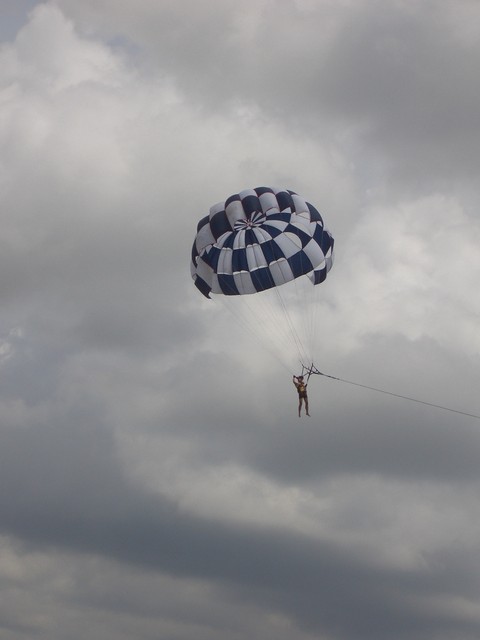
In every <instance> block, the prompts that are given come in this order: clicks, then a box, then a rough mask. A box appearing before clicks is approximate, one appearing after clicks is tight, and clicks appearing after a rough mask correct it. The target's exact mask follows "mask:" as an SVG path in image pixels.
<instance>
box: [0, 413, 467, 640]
mask: <svg viewBox="0 0 480 640" xmlns="http://www.w3.org/2000/svg"><path fill="white" fill-rule="evenodd" d="M80 427H81V428H80ZM2 443H3V446H2V450H1V465H0V475H1V478H0V479H1V483H0V486H1V494H0V503H1V513H2V518H1V527H2V533H4V534H8V535H14V536H16V537H17V538H19V539H20V540H23V541H24V543H25V544H27V545H28V546H31V547H32V548H37V549H42V548H43V549H50V550H53V549H57V550H59V551H63V552H65V551H69V550H70V551H74V552H83V553H89V554H100V555H102V556H105V557H110V558H113V559H117V560H119V561H121V562H122V563H131V564H132V565H137V566H144V567H145V568H146V569H148V570H149V571H151V570H152V569H153V570H157V571H162V572H166V573H168V574H172V575H175V576H189V577H197V578H202V579H208V580H211V581H213V583H214V584H217V585H219V586H220V585H221V584H223V586H224V588H226V589H227V590H228V591H230V592H231V594H232V597H235V598H240V599H241V600H245V601H247V602H252V601H253V602H255V601H258V599H261V601H262V602H263V606H268V607H269V608H270V609H271V610H277V609H279V610H281V611H283V612H284V613H288V615H290V616H292V617H293V618H294V619H295V620H296V621H297V623H298V624H299V625H300V627H301V628H302V627H303V628H304V629H307V630H309V631H311V632H313V633H317V632H322V633H325V632H327V633H331V634H333V635H334V637H338V638H348V637H353V635H355V637H357V638H382V637H385V634H388V636H389V637H391V638H404V637H410V635H411V634H412V633H415V634H418V633H419V630H421V632H422V633H425V634H428V637H436V638H443V637H448V634H449V633H456V634H457V635H460V637H462V638H463V637H466V638H467V637H469V634H470V635H471V637H473V635H474V632H475V630H477V631H478V629H477V628H476V625H475V624H473V623H472V624H469V623H468V622H467V621H465V620H462V618H461V616H456V615H455V613H454V612H453V611H452V612H449V611H448V610H447V611H444V612H440V611H438V610H436V609H435V606H434V605H433V608H431V605H429V602H434V600H435V598H440V599H441V598H442V597H447V596H450V595H452V594H453V593H455V595H456V596H457V597H462V596H465V597H470V596H471V595H472V594H473V593H474V592H477V593H478V589H479V586H480V585H479V584H478V567H476V566H475V564H472V563H471V561H467V554H469V551H468V550H464V549H460V548H459V549H457V550H453V549H452V550H451V551H445V550H438V551H435V552H432V553H431V554H429V553H426V554H425V555H424V557H423V558H422V559H421V560H419V564H418V566H417V567H416V568H409V569H400V568H394V567H389V566H388V565H387V564H385V563H383V562H381V561H379V560H378V559H376V558H375V557H368V556H366V557H364V558H363V559H361V558H360V557H358V556H357V555H356V554H352V552H350V551H348V550H347V549H345V548H342V546H341V545H338V544H336V543H334V542H331V541H327V540H325V541H322V539H315V538H312V537H308V536H305V535H300V534H295V533H292V532H288V531H286V530H283V531H282V529H279V528H277V527H276V528H271V527H268V526H266V527H263V528H258V527H252V526H248V525H241V524H239V523H236V524H235V525H232V524H228V523H225V522H221V521H217V522H216V521H214V520H210V519H205V518H202V517H199V516H193V515H191V514H189V513H187V512H185V511H183V510H182V509H181V508H179V507H178V506H177V505H176V504H175V503H174V502H172V501H171V500H168V499H165V498H162V497H160V496H154V495H149V494H148V493H145V492H142V491H140V490H139V488H138V487H136V486H135V485H132V484H130V483H129V482H128V481H127V480H126V478H125V477H124V475H123V473H122V471H121V469H120V466H119V464H118V461H117V460H116V459H115V457H114V455H112V441H111V438H110V436H109V435H108V432H107V431H106V430H105V427H104V426H103V425H102V424H101V419H99V417H98V416H96V415H95V414H94V413H91V414H90V415H87V416H85V415H81V412H80V411H79V412H78V415H65V416H63V417H59V419H58V420H57V423H56V424H54V425H49V426H45V425H43V426H42V425H35V427H33V428H30V429H24V430H23V431H21V432H18V431H17V430H14V429H8V428H7V429H2ZM423 599H425V601H423ZM339 601H341V602H342V607H341V608H339V607H338V602H339ZM345 610H347V611H348V612H349V615H348V616H345V615H344V612H345Z"/></svg>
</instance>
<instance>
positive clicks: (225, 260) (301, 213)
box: [191, 187, 334, 297]
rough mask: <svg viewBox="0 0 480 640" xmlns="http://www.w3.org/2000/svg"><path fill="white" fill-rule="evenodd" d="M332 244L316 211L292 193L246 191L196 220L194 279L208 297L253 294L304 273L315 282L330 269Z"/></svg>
mask: <svg viewBox="0 0 480 640" xmlns="http://www.w3.org/2000/svg"><path fill="white" fill-rule="evenodd" d="M333 242H334V241H333V238H332V236H331V235H330V233H329V232H328V231H327V230H326V229H325V228H324V225H323V220H322V217H321V215H320V214H319V212H318V211H317V210H316V209H315V207H313V206H312V205H311V204H310V203H309V202H306V201H305V200H304V199H303V198H302V197H301V196H299V195H297V194H296V193H295V192H293V191H289V190H286V189H273V188H269V187H257V188H255V189H248V190H245V191H241V192H240V193H237V194H234V195H232V196H230V197H229V198H228V199H227V200H226V201H225V202H221V203H218V204H216V205H214V206H213V207H212V208H211V209H210V214H209V215H208V216H206V217H205V218H203V219H202V220H200V222H199V224H198V227H197V236H196V238H195V242H194V243H193V247H192V261H191V273H192V278H193V279H194V281H195V285H196V286H197V287H198V289H199V290H200V291H201V292H202V293H203V295H205V296H206V297H210V293H218V294H224V295H230V296H236V295H245V294H251V293H257V292H259V291H264V290H265V289H270V288H272V287H277V286H280V285H282V284H285V283H286V282H289V281H291V280H294V279H295V278H298V277H300V276H303V275H306V276H308V277H309V278H310V279H311V281H312V283H313V284H319V283H320V282H323V280H325V278H326V276H327V273H328V271H329V270H330V268H331V266H332V262H333Z"/></svg>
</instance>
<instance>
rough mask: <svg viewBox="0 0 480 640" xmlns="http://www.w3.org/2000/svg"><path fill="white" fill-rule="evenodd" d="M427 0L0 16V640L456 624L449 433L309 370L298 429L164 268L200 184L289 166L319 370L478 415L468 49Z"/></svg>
mask: <svg viewBox="0 0 480 640" xmlns="http://www.w3.org/2000/svg"><path fill="white" fill-rule="evenodd" d="M434 6H437V5H436V4H435V5H434V4H430V3H425V4H424V5H421V6H420V5H419V6H416V5H415V6H413V5H412V4H411V3H403V2H398V3H392V4H389V5H388V6H385V4H384V3H377V2H355V3H351V2H343V3H335V4H333V5H332V3H326V2H321V3H308V2H274V3H267V2H265V3H262V2H260V3H259V2H253V1H252V2H251V3H250V2H246V3H243V4H242V5H241V6H240V5H239V4H238V3H237V4H235V3H233V2H205V3H203V2H202V3H198V2H186V3H176V4H171V3H157V4H155V3H153V4H152V3H150V2H136V3H130V2H127V1H122V2H110V0H99V1H97V0H95V2H93V0H92V1H91V2H90V1H86V2H82V3H77V2H71V1H70V0H58V1H57V2H55V3H52V2H49V3H45V4H44V5H43V6H42V7H40V8H38V9H37V10H36V11H35V12H34V13H33V14H32V16H31V18H30V19H29V20H27V18H26V16H25V20H24V22H25V24H27V26H26V28H25V29H23V30H22V32H21V34H20V36H19V38H18V39H17V40H16V41H14V39H13V37H11V38H9V40H10V42H9V43H8V44H6V45H5V46H4V47H3V49H2V51H1V54H0V72H1V74H2V81H3V83H4V86H5V92H4V93H3V98H4V102H3V107H4V114H5V115H4V118H3V119H2V121H1V122H0V134H1V136H2V137H1V140H2V143H4V144H2V145H0V147H1V148H2V149H3V155H2V158H0V162H1V166H2V169H3V171H4V172H3V174H2V195H1V197H2V207H1V212H2V213H1V215H2V233H1V234H0V273H1V277H0V301H1V308H2V313H1V318H0V367H1V376H0V380H1V384H0V408H1V421H0V422H1V425H0V432H1V447H0V526H1V531H2V533H3V535H4V538H2V541H1V542H2V544H3V547H2V549H5V550H6V551H9V553H10V555H8V553H7V554H4V553H2V554H0V557H1V560H0V577H2V584H6V585H7V586H8V596H9V598H10V600H9V602H10V601H12V600H13V599H14V597H15V594H16V591H15V589H17V588H19V587H18V585H20V586H21V588H22V593H24V594H25V595H26V596H27V597H26V599H25V601H24V602H23V603H22V606H20V605H18V604H17V607H11V608H10V607H8V615H7V612H6V611H5V609H6V608H7V605H0V614H1V617H2V621H3V622H2V623H3V628H2V633H5V634H8V635H6V639H7V640H10V638H14V637H15V634H16V633H17V634H18V636H19V637H24V638H25V639H26V640H30V638H32V637H35V636H36V637H41V638H45V639H46V638H48V640H52V639H53V640H56V639H57V638H58V639H59V640H60V639H61V640H63V639H64V638H65V635H66V632H65V630H67V632H68V635H69V637H71V638H72V639H74V640H76V639H77V638H83V637H84V633H85V628H89V629H90V628H92V629H94V630H95V631H94V632H92V634H93V635H95V637H98V638H99V640H110V638H116V639H117V638H121V639H122V640H123V638H127V637H129V638H131V637H139V638H148V637H160V636H162V637H175V638H179V639H180V638H182V640H190V638H200V640H203V638H205V639H206V638H208V640H212V638H213V640H216V638H222V639H223V638H225V637H229V634H230V637H238V638H246V637H248V638H252V637H253V638H255V637H256V638H262V640H264V639H265V638H275V639H276V640H290V639H291V638H292V637H295V638H300V639H301V640H310V639H311V638H312V637H315V638H317V637H324V636H325V637H329V638H332V640H333V639H335V640H349V639H351V638H356V639H358V638H365V639H367V638H368V639H369V640H371V639H372V638H379V639H380V638H381V639H383V638H385V637H388V638H392V640H412V639H415V640H417V639H418V638H422V640H424V639H425V640H430V639H434V640H447V639H448V638H451V637H459V638H462V640H470V638H472V639H473V638H476V637H478V635H479V633H478V632H479V624H478V617H476V615H477V614H476V613H474V614H472V613H471V611H473V610H475V611H476V609H474V607H476V603H477V602H478V591H479V584H478V566H477V565H476V560H475V558H476V557H477V556H478V542H477V540H478V535H477V533H478V526H479V525H478V518H477V513H478V508H477V507H478V505H477V502H478V500H477V499H476V494H477V491H476V489H477V485H478V464H477V460H478V447H479V440H478V436H477V432H478V428H477V423H476V422H474V421H472V420H471V419H469V418H466V417H460V416H457V415H454V414H448V413H445V412H442V411H439V410H436V409H434V408H433V407H432V408H427V407H422V406H417V405H415V404H412V403H408V402H407V401H402V400H401V399H399V398H397V399H395V398H387V397H384V396H382V395H375V394H374V393H373V392H370V391H368V390H365V389H358V388H355V387H353V386H347V385H345V384H343V383H340V382H338V381H333V380H324V379H318V378H315V379H312V381H311V386H310V395H311V404H312V414H313V415H312V418H311V420H310V421H307V419H306V418H302V419H301V420H299V419H298V418H297V416H296V396H295V390H294V389H293V385H292V384H291V375H290V373H289V374H287V373H284V372H283V370H279V369H278V368H277V367H276V365H275V364H272V365H268V361H267V355H266V354H264V353H263V352H262V351H261V350H260V349H258V351H253V350H252V345H251V343H250V342H249V340H248V338H245V337H242V336H241V335H240V333H239V332H237V328H235V331H234V332H232V331H231V330H230V329H229V328H226V326H225V323H226V322H227V321H226V320H225V319H224V318H223V316H222V314H221V313H218V314H216V313H215V311H213V310H212V309H211V307H210V306H208V303H207V302H206V301H204V300H202V299H201V298H200V297H199V296H198V294H197V292H196V291H195V290H194V287H193V286H192V283H191V280H190V276H189V272H188V262H189V259H190V243H191V241H192V237H193V234H194V230H195V226H196V223H197V221H198V219H199V218H201V217H203V216H204V215H205V214H206V213H207V212H208V207H209V206H210V204H212V203H213V202H216V201H218V200H220V199H221V198H222V197H224V196H226V195H228V194H229V193H233V192H234V191H236V190H238V188H241V187H247V186H253V184H255V185H256V184H261V183H262V182H263V181H264V179H267V178H268V179H269V180H270V179H272V180H273V179H277V178H279V177H281V178H282V181H285V182H288V183H289V185H288V186H291V187H292V188H295V187H296V186H297V185H296V184H290V183H296V182H298V183H299V184H300V185H301V186H302V188H303V187H305V189H306V191H311V192H314V195H315V193H316V194H317V195H318V196H319V198H318V199H319V206H320V208H322V210H323V209H324V208H325V209H326V211H325V216H326V219H327V220H328V224H329V226H331V227H332V229H333V231H334V232H335V235H336V238H337V241H338V253H337V259H338V264H337V265H336V266H335V267H334V270H333V271H332V278H333V279H332V284H331V285H330V284H328V285H327V286H326V287H325V288H324V297H323V298H322V300H321V309H322V316H321V318H320V319H319V329H320V330H321V332H323V342H322V346H321V351H320V353H321V362H319V366H320V367H321V368H322V370H323V369H324V370H325V371H326V372H327V373H331V374H333V375H337V376H341V377H344V378H346V379H348V380H353V381H358V382H360V383H365V384H366V385H371V386H376V387H380V388H386V389H387V390H392V391H394V392H398V393H402V394H405V395H407V396H413V397H419V398H420V399H425V400H427V401H432V402H433V403H437V404H445V405H446V406H452V407H453V408H455V407H458V408H459V409H463V410H467V411H469V410H471V411H472V412H473V413H478V408H477V407H478V405H477V393H476V388H475V381H476V379H477V378H478V375H477V374H478V348H477V346H476V344H477V343H476V342H475V336H474V335H473V333H474V332H472V327H473V328H474V326H475V323H474V318H475V313H476V310H477V307H476V303H475V300H476V299H477V297H478V296H477V290H476V288H475V287H476V275H475V274H476V271H475V269H476V265H475V264H474V262H475V261H474V260H473V259H470V258H469V256H472V255H473V254H472V251H474V246H475V245H474V239H475V230H474V229H473V227H471V226H469V224H467V222H468V219H467V218H468V215H471V213H472V212H475V211H476V199H477V198H476V196H475V195H474V194H473V195H472V190H471V185H472V176H473V175H474V171H473V167H474V160H472V162H470V161H469V158H470V156H472V150H473V149H474V145H475V134H472V133H471V131H472V130H473V129H474V126H475V125H476V117H477V116H476V112H477V109H476V105H477V103H478V95H477V93H476V89H475V86H476V85H474V83H473V81H472V78H473V74H474V71H473V70H474V67H475V61H476V60H477V58H478V48H477V43H476V41H475V39H474V38H473V39H470V40H469V41H468V44H467V42H463V41H462V40H461V38H460V37H459V33H460V32H461V29H460V32H459V28H460V27H459V25H458V23H457V22H455V24H453V18H452V13H451V12H450V10H451V8H452V6H453V5H450V3H445V5H442V7H446V8H442V9H436V10H435V11H436V12H434V13H432V11H433V7H434ZM463 6H464V5H463V4H462V7H463ZM67 16H70V18H68V17H67ZM47 27H48V28H47ZM46 34H48V36H49V37H47V35H46ZM50 38H53V39H54V41H55V42H54V43H53V44H52V47H51V48H50V47H49V39H50ZM125 42H126V43H127V46H123V45H124V43H125ZM132 43H133V44H134V45H135V50H134V51H133V48H132V47H131V46H130V45H131V44H132ZM40 54H41V61H40V63H41V64H40V63H38V64H37V57H38V56H39V55H40ZM460 68H461V69H462V74H460V73H458V69H460ZM467 136H468V141H467ZM448 151H450V153H447V152H448ZM442 177H444V178H445V180H444V182H443V183H440V182H439V181H440V180H441V179H442ZM244 182H246V184H243V183H244ZM239 183H242V184H239ZM439 184H440V185H441V188H442V193H444V194H445V197H444V199H442V198H441V197H439V198H438V199H432V200H428V199H427V200H420V201H419V200H416V197H417V195H418V194H421V195H422V196H424V195H425V194H427V195H428V194H429V193H430V191H431V190H432V189H434V188H437V187H438V186H439ZM299 191H301V189H299ZM384 202H389V203H393V204H392V207H391V208H382V206H381V205H382V203H384ZM397 202H398V203H399V204H398V209H399V210H400V209H401V206H402V205H404V207H405V208H406V213H405V211H403V209H401V210H400V214H401V213H402V211H403V214H404V217H405V221H404V224H403V225H402V224H400V225H397V226H396V227H395V225H393V222H394V216H396V215H398V211H397V209H396V208H395V206H396V203H397ZM467 203H468V207H469V208H468V207H467ZM437 206H438V207H442V216H440V218H438V217H436V216H433V215H429V213H428V212H429V209H430V208H432V207H437ZM467 209H468V210H467ZM372 212H373V213H372ZM416 219H418V220H420V221H421V222H422V224H419V225H418V227H417V226H415V225H412V224H409V221H411V220H416ZM439 219H440V222H441V224H443V225H444V227H445V233H443V234H440V235H438V234H437V235H435V231H436V228H437V224H439ZM365 220H367V221H369V225H368V228H367V230H366V231H365V234H364V235H362V233H357V231H358V229H359V228H360V226H361V222H362V221H365ZM376 220H382V221H384V224H383V226H382V230H381V233H380V235H381V236H382V237H383V238H387V239H388V249H385V250H380V249H378V250H376V246H375V242H374V241H372V242H370V243H369V242H368V241H367V239H366V237H365V236H367V235H371V233H374V228H375V222H376ZM449 225H451V226H452V233H451V234H449V233H448V230H449V229H450V227H449ZM370 229H372V231H371V232H370ZM453 231H454V232H453ZM470 231H471V233H470ZM400 236H401V237H400ZM431 237H435V238H436V240H435V241H436V243H437V244H436V245H435V250H432V252H430V253H428V255H427V256H426V255H425V253H426V251H425V247H426V246H427V244H428V242H429V238H431ZM380 241H381V239H379V242H380ZM399 243H400V244H399ZM444 245H445V246H444ZM452 245H454V246H452ZM404 246H408V247H409V248H411V249H412V250H411V252H410V253H409V256H410V262H409V264H408V270H407V272H406V273H405V271H402V267H404V264H403V263H401V264H398V262H399V255H400V254H402V251H403V247H404ZM460 256H461V258H462V259H460V258H459V257H460ZM425 260H427V263H428V264H426V265H425ZM429 260H430V261H431V262H432V263H435V261H442V265H443V267H442V269H438V268H436V267H435V264H434V265H433V267H432V266H431V265H430V263H429V262H428V261H429ZM453 261H455V269H454V270H453V271H452V273H453V275H451V276H450V277H447V276H449V269H448V265H449V264H451V263H452V264H453ZM342 265H343V266H342ZM463 265H465V269H467V268H468V269H469V275H468V277H464V274H463V269H464V266H463ZM336 274H338V275H336ZM335 278H336V279H335ZM388 278H391V279H392V282H386V280H388ZM438 280H441V282H440V283H439V282H438ZM456 281H458V286H455V285H456V284H457V282H456ZM460 284H461V286H460ZM454 289H455V290H454ZM452 308H455V313H452V311H451V310H452ZM227 329H228V330H227ZM460 334H461V335H460ZM459 335H460V337H459ZM232 336H233V337H232ZM469 336H472V337H471V338H469ZM4 540H6V541H8V542H5V544H4ZM9 545H10V546H9ZM5 556H6V559H5ZM132 575H133V577H132ZM3 576H5V577H6V578H5V581H4V580H3ZM39 576H45V578H46V579H45V584H46V585H47V586H46V589H47V593H48V597H45V595H44V594H45V591H43V592H39V589H38V584H39V580H40V578H39ZM130 580H134V585H135V586H136V585H138V590H137V589H136V588H134V586H133V585H132V583H131V582H130ZM122 581H123V582H124V583H125V585H126V586H122ZM59 585H60V586H59ZM64 585H65V589H66V590H64V589H63V588H61V587H63V586H64ZM40 591H41V590H40ZM197 593H201V598H200V601H199V600H197V599H196V597H194V595H192V594H197ZM165 594H167V596H168V597H167V598H164V595H165ZM194 601H195V602H197V603H198V602H200V603H201V604H197V605H194ZM52 603H54V604H55V610H53V608H52ZM472 603H473V604H472ZM2 606H3V607H4V609H3V610H2V608H1V607H2ZM196 607H197V608H196ZM4 614H5V615H4ZM20 634H22V635H20ZM15 640H16V638H15Z"/></svg>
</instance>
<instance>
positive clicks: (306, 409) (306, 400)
mask: <svg viewBox="0 0 480 640" xmlns="http://www.w3.org/2000/svg"><path fill="white" fill-rule="evenodd" d="M305 412H306V414H307V416H309V415H310V414H309V413H308V398H305Z"/></svg>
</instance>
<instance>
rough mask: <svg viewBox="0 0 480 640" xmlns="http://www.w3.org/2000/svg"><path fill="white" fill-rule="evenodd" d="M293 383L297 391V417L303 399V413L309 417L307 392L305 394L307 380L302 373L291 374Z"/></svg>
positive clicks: (300, 410) (299, 414) (299, 413)
mask: <svg viewBox="0 0 480 640" xmlns="http://www.w3.org/2000/svg"><path fill="white" fill-rule="evenodd" d="M309 377H310V376H309ZM293 384H294V385H295V387H296V389H297V392H298V417H299V418H300V417H301V412H302V404H303V402H304V401H305V413H306V414H307V416H308V417H310V414H309V412H308V394H307V386H308V381H305V379H304V377H303V375H301V376H293Z"/></svg>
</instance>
